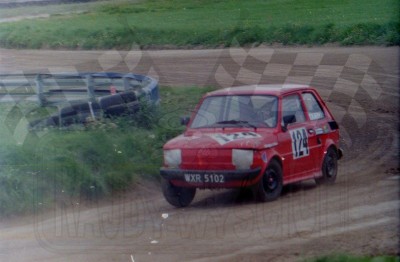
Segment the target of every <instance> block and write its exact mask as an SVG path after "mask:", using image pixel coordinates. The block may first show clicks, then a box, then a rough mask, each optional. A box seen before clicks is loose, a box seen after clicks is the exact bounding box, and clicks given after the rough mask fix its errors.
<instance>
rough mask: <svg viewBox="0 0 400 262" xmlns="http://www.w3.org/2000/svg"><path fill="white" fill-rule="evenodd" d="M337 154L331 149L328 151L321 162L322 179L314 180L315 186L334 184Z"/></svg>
mask: <svg viewBox="0 0 400 262" xmlns="http://www.w3.org/2000/svg"><path fill="white" fill-rule="evenodd" d="M337 161H338V154H337V152H336V150H335V149H334V148H332V147H330V148H329V149H328V151H327V152H326V155H325V157H324V161H323V162H322V177H319V178H316V179H315V182H316V183H317V184H333V183H335V180H336V176H337V171H338V163H337Z"/></svg>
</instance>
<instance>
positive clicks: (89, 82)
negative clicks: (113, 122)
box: [85, 74, 95, 101]
mask: <svg viewBox="0 0 400 262" xmlns="http://www.w3.org/2000/svg"><path fill="white" fill-rule="evenodd" d="M85 80H86V90H87V93H88V96H89V100H92V101H94V100H95V95H94V84H93V77H92V76H91V75H89V74H88V75H86V79H85Z"/></svg>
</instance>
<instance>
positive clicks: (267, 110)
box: [189, 94, 279, 129]
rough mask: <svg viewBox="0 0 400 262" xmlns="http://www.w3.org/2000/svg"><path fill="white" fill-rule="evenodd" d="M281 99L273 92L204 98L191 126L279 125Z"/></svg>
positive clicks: (264, 126) (270, 126)
mask: <svg viewBox="0 0 400 262" xmlns="http://www.w3.org/2000/svg"><path fill="white" fill-rule="evenodd" d="M278 100H279V99H278V96H275V95H270V94H232V95H215V96H208V97H205V98H204V99H203V100H202V103H201V105H200V106H199V107H198V109H197V111H196V113H195V115H194V117H193V120H192V121H191V123H190V126H189V128H192V129H199V128H226V127H250V128H275V127H276V126H277V124H278V121H277V120H278Z"/></svg>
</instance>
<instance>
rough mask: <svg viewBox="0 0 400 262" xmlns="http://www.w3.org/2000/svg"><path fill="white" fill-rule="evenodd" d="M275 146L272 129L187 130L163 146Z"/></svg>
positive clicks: (227, 147) (237, 147) (253, 147)
mask: <svg viewBox="0 0 400 262" xmlns="http://www.w3.org/2000/svg"><path fill="white" fill-rule="evenodd" d="M275 145H277V137H276V133H275V132H274V130H273V129H265V128H263V129H257V130H245V131H243V129H241V130H238V129H229V128H225V129H222V128H215V129H202V130H193V129H192V130H188V131H186V132H185V133H184V134H182V135H180V136H178V137H175V138H174V139H172V140H170V141H169V142H168V143H167V144H165V145H164V149H178V148H179V149H200V148H223V149H231V148H236V149H239V148H241V149H263V148H269V147H273V146H275Z"/></svg>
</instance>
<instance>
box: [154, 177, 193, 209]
mask: <svg viewBox="0 0 400 262" xmlns="http://www.w3.org/2000/svg"><path fill="white" fill-rule="evenodd" d="M161 187H162V191H163V194H164V197H165V199H166V200H167V202H168V203H170V204H171V205H173V206H175V207H186V206H188V205H190V203H191V202H192V200H193V199H194V196H195V194H196V188H186V187H177V186H174V185H173V184H171V182H169V181H168V180H166V179H164V178H162V179H161Z"/></svg>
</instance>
